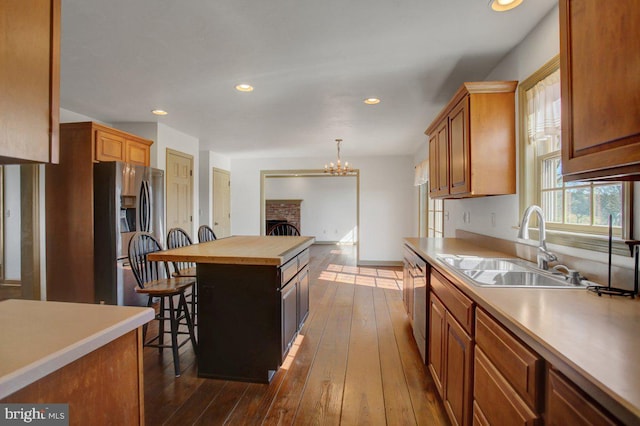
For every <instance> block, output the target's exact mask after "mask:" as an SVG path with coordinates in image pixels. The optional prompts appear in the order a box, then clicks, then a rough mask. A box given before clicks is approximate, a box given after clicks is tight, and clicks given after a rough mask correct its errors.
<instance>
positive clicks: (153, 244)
mask: <svg viewBox="0 0 640 426" xmlns="http://www.w3.org/2000/svg"><path fill="white" fill-rule="evenodd" d="M160 250H162V248H161V247H160V243H159V242H158V240H156V239H155V238H154V237H153V235H151V234H149V233H146V232H137V233H136V234H135V235H134V236H133V238H131V241H129V263H130V264H131V270H132V271H133V275H134V276H135V277H136V281H137V282H138V288H136V292H138V293H142V294H146V295H147V296H148V297H149V300H148V302H147V306H149V307H153V300H154V298H158V299H160V309H159V310H158V312H157V314H156V318H155V319H156V320H158V335H157V336H155V337H153V338H151V339H149V340H147V325H146V324H145V325H144V327H143V332H142V340H143V343H144V346H150V347H155V348H158V350H159V352H160V354H162V352H163V350H164V349H165V348H171V349H172V353H173V367H174V370H175V375H176V377H178V376H180V358H179V356H178V349H179V348H180V347H181V346H183V345H184V344H185V343H187V341H189V340H190V341H191V344H192V345H193V351H194V352H195V353H196V354H197V343H196V337H195V333H194V330H193V321H192V319H191V315H190V314H189V309H188V306H187V301H186V299H185V291H186V290H188V289H191V288H193V285H194V284H195V282H196V280H195V278H192V277H171V276H170V275H169V267H168V265H167V263H166V262H154V261H150V260H148V259H147V255H148V254H149V253H153V252H156V251H160ZM176 296H177V298H178V303H177V306H176V303H175V297H176ZM167 305H168V306H167ZM165 321H169V328H170V330H169V331H165ZM181 321H185V322H186V325H187V331H180V329H179V326H180V322H181ZM165 334H170V335H171V344H165V343H164V335H165ZM181 334H184V335H188V336H189V337H188V338H187V339H184V340H183V341H182V342H180V343H178V336H179V335H181Z"/></svg>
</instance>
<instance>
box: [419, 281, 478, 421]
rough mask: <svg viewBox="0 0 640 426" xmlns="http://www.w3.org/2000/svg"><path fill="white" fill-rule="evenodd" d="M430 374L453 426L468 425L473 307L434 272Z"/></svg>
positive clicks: (432, 283)
mask: <svg viewBox="0 0 640 426" xmlns="http://www.w3.org/2000/svg"><path fill="white" fill-rule="evenodd" d="M430 284H431V295H430V310H429V345H428V346H429V371H430V372H431V374H432V376H433V379H434V382H435V383H436V388H437V389H438V392H439V393H440V396H441V397H442V401H443V403H444V407H445V410H446V412H447V414H448V416H449V419H450V420H451V423H452V424H454V425H470V424H471V421H472V419H471V415H472V378H473V376H472V367H473V346H474V342H473V334H472V333H473V322H474V309H473V307H474V303H473V302H472V301H471V299H469V298H468V297H466V296H465V295H464V294H462V292H460V290H458V289H457V288H456V287H455V286H454V285H453V284H452V283H450V282H449V281H448V280H447V279H446V278H445V277H443V276H442V275H441V274H440V273H438V272H436V271H432V273H431V280H430Z"/></svg>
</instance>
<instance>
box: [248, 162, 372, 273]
mask: <svg viewBox="0 0 640 426" xmlns="http://www.w3.org/2000/svg"><path fill="white" fill-rule="evenodd" d="M260 198H261V199H260V229H261V235H266V227H267V225H266V222H267V220H266V219H268V218H267V214H266V213H267V206H266V205H267V199H269V203H270V204H272V203H279V202H281V203H280V204H287V203H288V202H293V201H295V202H296V203H299V204H300V226H301V229H300V231H301V233H302V234H303V235H313V236H315V237H316V243H320V244H322V243H326V244H353V245H355V246H356V253H357V260H358V262H359V260H360V254H359V240H360V235H359V234H360V231H359V229H360V172H359V170H354V171H353V173H351V174H349V175H346V176H335V175H330V174H327V173H324V170H263V171H261V182H260ZM288 204H292V203H288Z"/></svg>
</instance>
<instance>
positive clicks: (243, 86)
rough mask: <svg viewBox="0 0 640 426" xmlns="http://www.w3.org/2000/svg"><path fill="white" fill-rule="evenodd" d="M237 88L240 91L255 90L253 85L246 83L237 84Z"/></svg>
mask: <svg viewBox="0 0 640 426" xmlns="http://www.w3.org/2000/svg"><path fill="white" fill-rule="evenodd" d="M236 90H237V91H238V92H251V91H253V86H252V85H250V84H246V83H242V84H236Z"/></svg>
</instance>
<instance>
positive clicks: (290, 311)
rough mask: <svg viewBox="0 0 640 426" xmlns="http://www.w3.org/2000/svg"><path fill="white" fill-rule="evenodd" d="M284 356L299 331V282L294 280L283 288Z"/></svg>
mask: <svg viewBox="0 0 640 426" xmlns="http://www.w3.org/2000/svg"><path fill="white" fill-rule="evenodd" d="M281 310H282V357H283V358H284V356H285V355H286V353H287V352H288V351H289V347H291V343H292V342H293V338H294V337H295V336H296V331H298V283H297V280H295V279H294V280H292V281H291V282H289V284H287V286H286V287H285V288H283V289H282V308H281Z"/></svg>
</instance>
